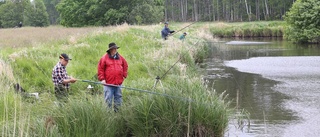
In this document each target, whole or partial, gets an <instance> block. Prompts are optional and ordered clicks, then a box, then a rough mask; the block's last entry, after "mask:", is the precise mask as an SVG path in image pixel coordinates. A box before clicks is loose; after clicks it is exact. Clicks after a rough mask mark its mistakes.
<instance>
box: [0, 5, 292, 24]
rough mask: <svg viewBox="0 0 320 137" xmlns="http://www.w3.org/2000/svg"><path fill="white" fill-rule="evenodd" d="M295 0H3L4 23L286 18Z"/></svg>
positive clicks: (229, 20)
mask: <svg viewBox="0 0 320 137" xmlns="http://www.w3.org/2000/svg"><path fill="white" fill-rule="evenodd" d="M294 2H295V0H282V1H278V0H129V1H128V0H32V1H30V0H0V15H1V16H0V27H4V28H8V27H15V26H16V25H17V24H18V23H19V22H21V21H22V22H23V24H24V25H28V26H40V27H41V26H48V25H55V24H61V25H64V26H67V27H82V26H106V25H114V24H121V23H124V22H126V23H129V24H152V23H159V22H161V21H162V22H164V21H177V22H186V21H189V22H190V21H226V22H235V21H260V20H282V19H283V15H285V13H286V12H287V11H288V10H289V8H290V7H291V6H292V4H293V3H294Z"/></svg>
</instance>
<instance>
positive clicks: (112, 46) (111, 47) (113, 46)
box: [107, 42, 120, 52]
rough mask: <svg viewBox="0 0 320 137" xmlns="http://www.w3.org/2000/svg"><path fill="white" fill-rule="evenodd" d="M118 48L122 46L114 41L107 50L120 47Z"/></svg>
mask: <svg viewBox="0 0 320 137" xmlns="http://www.w3.org/2000/svg"><path fill="white" fill-rule="evenodd" d="M118 48H120V47H118V46H117V45H116V43H114V42H112V43H110V44H109V49H108V50H107V52H108V51H109V50H110V49H118Z"/></svg>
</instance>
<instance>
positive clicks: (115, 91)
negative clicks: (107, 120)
mask: <svg viewBox="0 0 320 137" xmlns="http://www.w3.org/2000/svg"><path fill="white" fill-rule="evenodd" d="M103 91H104V100H105V101H106V103H107V104H108V107H109V108H111V107H112V99H114V111H115V112H118V110H119V107H120V106H121V103H122V92H121V88H120V87H114V86H103Z"/></svg>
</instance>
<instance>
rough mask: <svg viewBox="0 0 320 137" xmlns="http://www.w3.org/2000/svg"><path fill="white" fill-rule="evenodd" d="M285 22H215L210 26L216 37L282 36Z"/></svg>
mask: <svg viewBox="0 0 320 137" xmlns="http://www.w3.org/2000/svg"><path fill="white" fill-rule="evenodd" d="M284 27H285V22H283V21H267V22H244V23H243V22H241V23H216V24H214V25H212V26H211V27H210V31H211V33H212V34H213V35H214V36H216V37H283V34H284Z"/></svg>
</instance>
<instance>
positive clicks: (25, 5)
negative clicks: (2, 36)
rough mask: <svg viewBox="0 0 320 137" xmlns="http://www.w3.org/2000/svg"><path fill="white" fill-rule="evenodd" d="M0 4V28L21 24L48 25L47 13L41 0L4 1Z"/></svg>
mask: <svg viewBox="0 0 320 137" xmlns="http://www.w3.org/2000/svg"><path fill="white" fill-rule="evenodd" d="M0 3H4V4H2V5H0V15H1V16H0V28H13V27H16V26H18V24H19V22H22V23H23V26H38V27H44V26H49V15H48V13H47V12H46V7H45V5H44V3H43V1H42V0H33V1H32V2H30V0H21V1H5V2H0Z"/></svg>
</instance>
